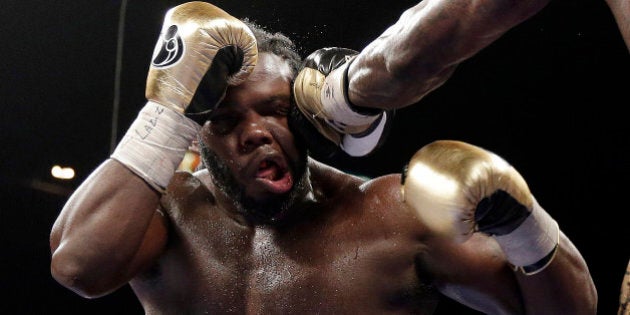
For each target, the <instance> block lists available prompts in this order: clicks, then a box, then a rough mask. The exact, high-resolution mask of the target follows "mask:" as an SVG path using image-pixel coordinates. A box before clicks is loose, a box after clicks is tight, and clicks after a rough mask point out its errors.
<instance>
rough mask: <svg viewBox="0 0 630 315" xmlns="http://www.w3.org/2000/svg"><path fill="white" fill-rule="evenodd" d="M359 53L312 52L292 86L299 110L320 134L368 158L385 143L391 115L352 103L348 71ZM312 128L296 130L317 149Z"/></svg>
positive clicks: (357, 154) (346, 51)
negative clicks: (350, 100) (349, 92)
mask: <svg viewBox="0 0 630 315" xmlns="http://www.w3.org/2000/svg"><path fill="white" fill-rule="evenodd" d="M357 54H358V52H357V51H354V50H351V49H346V48H339V47H329V48H322V49H319V50H317V51H315V52H313V53H312V54H311V55H309V56H308V57H306V59H304V61H303V63H302V66H301V68H300V71H299V73H298V75H297V77H296V78H295V82H294V84H293V94H294V95H295V101H296V105H297V108H298V109H299V110H300V112H301V113H302V115H303V116H304V118H305V119H306V121H308V122H309V123H310V124H312V126H314V127H315V129H317V131H318V132H319V133H320V134H321V135H323V136H324V137H325V138H326V139H327V140H329V141H332V143H333V144H334V145H335V147H341V149H342V150H343V151H345V152H346V153H347V154H348V155H350V156H365V155H368V154H370V153H372V152H373V151H374V150H375V149H376V148H377V147H378V146H379V145H380V144H381V143H382V140H383V139H384V138H385V132H386V131H387V130H388V127H389V123H388V122H389V121H390V120H391V117H390V116H391V113H392V112H384V111H382V110H378V109H373V108H363V109H359V108H358V107H356V106H353V105H351V104H350V102H349V100H348V92H347V90H348V79H347V69H348V66H349V65H350V63H351V61H352V60H353V58H354V56H355V55H357ZM297 120H298V121H303V119H299V118H298V119H297ZM310 128H312V127H311V126H307V125H305V124H302V126H298V127H297V128H296V129H297V131H298V132H299V133H301V134H302V136H303V137H304V138H305V139H306V141H307V142H311V143H309V145H310V149H318V148H317V146H319V145H321V142H319V143H317V142H318V141H317V140H316V139H313V138H314V137H315V138H317V135H315V134H314V133H313V132H309V131H308V129H310ZM320 151H321V150H320Z"/></svg>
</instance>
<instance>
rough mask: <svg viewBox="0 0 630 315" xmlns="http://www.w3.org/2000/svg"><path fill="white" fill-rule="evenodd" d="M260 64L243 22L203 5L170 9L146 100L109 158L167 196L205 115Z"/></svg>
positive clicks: (155, 57) (254, 41)
mask: <svg viewBox="0 0 630 315" xmlns="http://www.w3.org/2000/svg"><path fill="white" fill-rule="evenodd" d="M257 58H258V51H257V46H256V39H255V37H254V34H253V33H252V31H251V30H250V29H249V28H248V27H247V26H246V25H245V24H244V23H243V22H241V21H240V20H238V19H236V18H234V17H232V16H230V15H229V14H227V13H226V12H224V11H223V10H221V9H219V8H217V7H215V6H213V5H211V4H209V3H206V2H199V1H193V2H187V3H184V4H181V5H178V6H175V7H173V8H172V9H170V10H168V12H167V13H166V15H165V17H164V24H163V26H162V30H161V33H160V38H159V40H158V42H157V44H156V46H155V49H154V52H153V57H152V61H151V66H150V68H149V73H148V76H147V82H146V91H145V95H146V98H147V100H148V102H147V104H146V105H145V106H144V107H143V108H142V110H141V111H140V113H139V115H138V117H137V118H136V120H135V121H134V122H133V123H132V125H131V127H130V128H129V130H128V131H127V133H126V134H125V136H124V137H123V139H122V140H121V142H120V143H119V144H118V146H117V147H116V150H115V151H114V152H113V154H112V156H111V157H112V158H114V159H116V160H118V161H119V162H121V163H122V164H124V165H126V166H127V167H128V168H130V169H131V170H132V171H133V172H135V173H136V174H138V175H139V176H140V177H142V178H144V179H145V181H147V182H148V183H149V184H150V185H151V186H153V187H154V188H156V189H158V190H159V191H163V189H164V187H166V185H167V184H168V182H169V181H170V179H171V177H172V176H173V172H174V171H175V169H176V168H177V167H178V165H179V164H180V162H181V160H182V158H183V157H184V155H185V153H186V151H187V149H188V147H189V146H190V145H191V143H192V141H193V140H194V139H195V137H196V135H197V133H198V131H199V129H200V128H201V125H202V124H203V123H204V122H205V120H206V118H207V116H208V114H209V113H210V112H211V111H212V110H213V109H214V108H215V107H216V106H217V105H218V104H219V103H220V102H221V100H222V99H223V98H224V97H225V92H226V90H227V87H228V86H229V85H237V84H240V83H241V82H243V81H244V80H245V79H246V78H247V76H248V75H249V74H250V73H251V72H252V71H253V69H254V67H255V65H256V61H257Z"/></svg>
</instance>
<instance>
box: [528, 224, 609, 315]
mask: <svg viewBox="0 0 630 315" xmlns="http://www.w3.org/2000/svg"><path fill="white" fill-rule="evenodd" d="M517 278H518V282H519V284H520V286H521V292H522V295H523V300H524V304H525V309H526V311H527V314H596V313H597V291H596V289H595V285H594V283H593V280H592V278H591V276H590V273H589V270H588V267H587V265H586V262H585V261H584V259H583V258H582V256H581V255H580V253H579V252H578V250H577V249H576V248H575V247H574V245H573V244H572V243H571V241H570V240H569V239H568V238H567V237H566V236H565V235H564V234H562V233H561V235H560V242H559V247H558V251H557V252H556V254H555V257H554V259H553V261H552V262H551V263H550V264H549V266H547V268H545V269H544V270H543V271H541V272H540V273H537V274H534V275H529V276H527V275H524V274H522V273H521V272H517Z"/></svg>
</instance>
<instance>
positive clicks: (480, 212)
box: [402, 140, 559, 272]
mask: <svg viewBox="0 0 630 315" xmlns="http://www.w3.org/2000/svg"><path fill="white" fill-rule="evenodd" d="M402 190H403V191H402V193H403V198H404V200H405V202H406V203H407V204H409V205H411V206H412V207H413V208H414V209H415V210H416V211H417V214H418V216H419V217H420V219H421V220H422V221H423V222H424V223H425V224H426V225H427V226H428V228H429V229H430V230H432V231H434V232H436V233H438V234H441V235H445V236H447V237H451V238H453V239H454V240H456V241H460V242H463V241H466V240H467V239H468V238H470V236H471V235H472V233H474V232H477V231H480V232H484V233H487V234H489V235H492V236H493V237H495V239H496V240H497V241H498V243H499V245H500V246H501V248H502V249H503V251H504V252H505V253H506V256H507V258H508V260H509V261H510V262H511V263H512V264H514V265H516V266H521V267H528V268H532V269H524V270H525V271H526V272H531V270H534V271H537V270H540V269H541V268H542V267H544V266H545V265H546V264H547V263H548V262H549V261H550V260H551V256H550V255H552V253H554V252H555V248H556V246H557V244H558V237H559V229H558V226H557V223H556V222H555V221H554V220H553V219H552V218H551V217H550V216H549V215H548V214H547V213H546V212H545V211H544V210H543V209H542V208H541V207H540V206H539V205H538V203H537V202H536V200H535V199H534V197H533V196H532V194H531V192H530V190H529V187H528V186H527V183H526V182H525V180H524V179H523V177H522V176H521V175H520V174H519V173H518V172H517V171H516V170H515V169H514V168H513V167H512V166H511V165H510V164H508V163H507V162H506V161H505V160H504V159H502V158H501V157H499V156H497V155H496V154H494V153H492V152H489V151H486V150H484V149H482V148H480V147H477V146H473V145H470V144H467V143H464V142H460V141H446V140H443V141H435V142H433V143H431V144H428V145H426V146H424V147H423V148H422V149H420V150H419V151H418V152H417V153H416V154H415V155H414V156H413V157H412V158H411V161H410V162H409V165H408V167H407V169H406V171H405V174H404V176H403V187H402ZM539 264H542V265H539Z"/></svg>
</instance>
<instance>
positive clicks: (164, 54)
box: [151, 25, 184, 68]
mask: <svg viewBox="0 0 630 315" xmlns="http://www.w3.org/2000/svg"><path fill="white" fill-rule="evenodd" d="M183 55H184V41H183V40H182V38H181V37H180V36H179V33H178V28H177V25H171V26H170V27H169V28H168V30H167V31H166V33H165V34H164V35H163V36H162V38H161V40H160V41H159V42H158V44H157V46H156V47H155V51H154V53H153V60H152V61H151V65H152V66H154V67H156V68H167V67H170V66H172V65H175V64H176V63H177V62H178V61H179V60H181V58H182V56H183Z"/></svg>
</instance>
